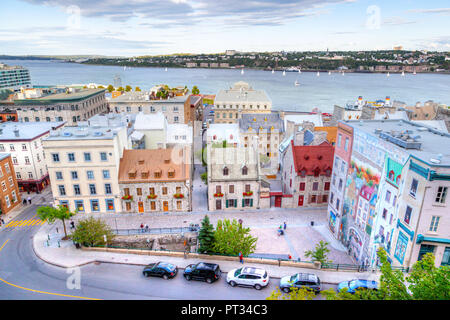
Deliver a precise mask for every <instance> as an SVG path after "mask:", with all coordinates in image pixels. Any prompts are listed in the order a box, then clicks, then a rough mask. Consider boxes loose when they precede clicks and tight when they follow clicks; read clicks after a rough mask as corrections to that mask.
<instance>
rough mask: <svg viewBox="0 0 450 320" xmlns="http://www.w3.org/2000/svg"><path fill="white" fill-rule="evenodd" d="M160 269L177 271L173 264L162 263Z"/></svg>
mask: <svg viewBox="0 0 450 320" xmlns="http://www.w3.org/2000/svg"><path fill="white" fill-rule="evenodd" d="M158 267H160V268H163V269H166V270H169V271H173V270H174V269H175V266H174V265H173V264H170V263H160V264H159V265H158Z"/></svg>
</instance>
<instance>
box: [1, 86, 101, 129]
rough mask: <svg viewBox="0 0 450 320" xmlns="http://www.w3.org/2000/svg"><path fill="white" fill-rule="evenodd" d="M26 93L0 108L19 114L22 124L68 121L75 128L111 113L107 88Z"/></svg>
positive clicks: (47, 90) (20, 94)
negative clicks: (106, 97) (92, 118)
mask: <svg viewBox="0 0 450 320" xmlns="http://www.w3.org/2000/svg"><path fill="white" fill-rule="evenodd" d="M27 91H32V94H29V93H27V92H26V91H25V90H24V91H23V92H19V93H17V94H16V97H15V98H13V100H12V101H0V109H2V110H5V109H8V110H11V111H13V112H17V117H18V119H19V121H20V122H54V121H65V122H66V123H67V125H69V126H76V124H77V122H78V121H86V120H87V119H89V118H90V117H92V116H93V115H95V114H97V113H101V112H107V111H108V103H107V101H106V100H105V89H83V88H49V89H39V90H38V89H36V88H35V89H31V90H27Z"/></svg>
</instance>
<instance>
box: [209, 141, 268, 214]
mask: <svg viewBox="0 0 450 320" xmlns="http://www.w3.org/2000/svg"><path fill="white" fill-rule="evenodd" d="M256 144H257V141H256V139H255V140H254V141H253V142H252V143H250V142H249V144H248V146H247V147H243V146H238V145H237V144H231V143H230V144H229V143H227V144H226V145H225V144H223V143H214V142H212V141H211V140H210V137H209V136H208V144H207V159H208V161H207V162H208V167H207V172H208V210H210V211H215V210H245V209H259V208H261V206H260V191H261V190H260V187H261V181H260V173H259V155H258V151H257V145H256ZM266 194H267V190H265V192H264V196H267V195H266ZM267 200H268V199H266V200H264V203H265V204H266V205H267V204H268V201H267Z"/></svg>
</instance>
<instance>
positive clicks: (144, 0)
mask: <svg viewBox="0 0 450 320" xmlns="http://www.w3.org/2000/svg"><path fill="white" fill-rule="evenodd" d="M397 45H401V46H403V48H404V49H405V50H431V51H450V3H449V1H448V0H429V1H415V0H395V1H392V0H390V1H385V0H382V1H364V0H297V1H294V0H103V1H102V0H98V1H97V0H95V1H94V0H2V2H1V8H0V55H1V54H9V55H106V56H140V55H158V54H174V53H219V52H224V51H225V50H231V49H233V50H237V51H247V52H248V51H258V52H264V51H281V50H285V51H308V50H311V51H315V50H327V49H329V50H330V51H334V50H352V51H354V50H389V49H392V48H393V47H394V46H397Z"/></svg>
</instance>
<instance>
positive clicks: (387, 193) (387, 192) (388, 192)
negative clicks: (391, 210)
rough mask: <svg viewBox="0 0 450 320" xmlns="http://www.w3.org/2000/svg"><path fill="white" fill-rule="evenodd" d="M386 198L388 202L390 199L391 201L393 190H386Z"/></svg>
mask: <svg viewBox="0 0 450 320" xmlns="http://www.w3.org/2000/svg"><path fill="white" fill-rule="evenodd" d="M384 200H386V202H389V201H391V192H390V191H389V190H388V191H386V197H385V199H384Z"/></svg>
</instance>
